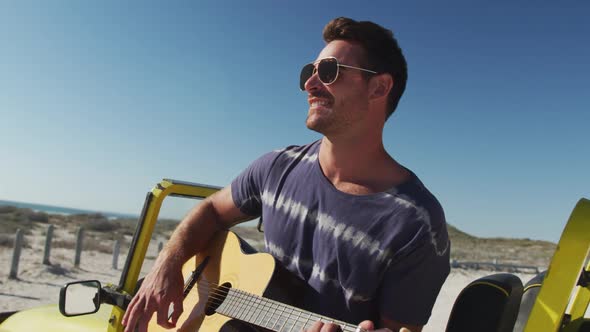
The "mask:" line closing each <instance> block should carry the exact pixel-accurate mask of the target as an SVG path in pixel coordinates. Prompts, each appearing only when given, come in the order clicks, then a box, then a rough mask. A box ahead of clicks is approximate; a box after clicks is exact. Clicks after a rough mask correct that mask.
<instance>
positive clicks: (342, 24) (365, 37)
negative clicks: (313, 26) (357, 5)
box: [323, 17, 408, 119]
mask: <svg viewBox="0 0 590 332" xmlns="http://www.w3.org/2000/svg"><path fill="white" fill-rule="evenodd" d="M323 36H324V41H325V42H326V43H329V42H331V41H333V40H347V41H352V42H356V43H358V44H359V45H361V46H362V47H363V49H364V50H365V52H366V54H367V59H366V61H367V63H366V64H364V65H366V66H367V69H371V70H374V71H376V72H378V73H389V74H391V76H392V77H393V79H394V83H393V87H392V89H391V91H390V92H389V96H388V110H387V114H386V119H387V118H389V116H391V114H393V112H394V111H395V109H396V108H397V104H398V102H399V100H400V98H401V97H402V94H403V93H404V90H405V89H406V81H407V80H408V65H407V63H406V59H405V58H404V55H403V53H402V50H401V48H400V47H399V45H398V43H397V40H396V39H395V37H394V36H393V32H391V30H387V29H385V28H383V27H382V26H380V25H378V24H375V23H373V22H370V21H360V22H357V21H355V20H353V19H350V18H347V17H338V18H335V19H333V20H332V21H330V22H329V23H328V24H327V25H326V27H324V32H323Z"/></svg>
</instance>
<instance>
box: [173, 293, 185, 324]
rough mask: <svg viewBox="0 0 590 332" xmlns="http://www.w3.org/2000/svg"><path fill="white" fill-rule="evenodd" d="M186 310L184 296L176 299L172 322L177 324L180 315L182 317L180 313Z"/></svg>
mask: <svg viewBox="0 0 590 332" xmlns="http://www.w3.org/2000/svg"><path fill="white" fill-rule="evenodd" d="M183 311H184V308H183V306H182V298H180V299H178V300H176V301H174V311H172V317H170V318H171V320H172V324H174V325H176V323H177V322H178V317H180V315H181V314H182V312H183Z"/></svg>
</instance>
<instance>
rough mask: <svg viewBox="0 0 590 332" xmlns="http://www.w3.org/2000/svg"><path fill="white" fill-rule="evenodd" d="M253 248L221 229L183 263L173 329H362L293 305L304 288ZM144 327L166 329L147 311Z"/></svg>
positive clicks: (288, 331)
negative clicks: (180, 299) (179, 311)
mask: <svg viewBox="0 0 590 332" xmlns="http://www.w3.org/2000/svg"><path fill="white" fill-rule="evenodd" d="M253 252H255V250H253V249H252V248H251V247H250V246H249V245H248V244H247V243H246V242H244V241H243V240H241V239H240V238H239V237H238V236H237V235H235V234H234V233H232V232H230V231H224V232H219V234H218V235H216V236H215V237H214V238H213V239H212V241H211V243H210V245H209V247H208V249H207V250H206V251H205V252H203V253H201V254H198V255H197V256H195V257H194V258H191V259H190V260H189V261H188V262H187V263H185V264H184V266H183V269H182V270H183V275H184V276H185V286H184V294H183V296H184V300H183V307H184V312H183V313H182V315H181V316H180V318H179V319H178V322H177V324H176V326H177V330H178V331H204V332H216V331H223V332H227V331H276V332H300V331H302V330H305V329H308V328H310V327H311V326H312V325H313V324H314V323H315V322H317V321H323V322H330V323H335V324H338V325H340V327H341V328H342V330H343V331H344V332H355V331H362V329H357V326H356V325H352V324H349V323H346V322H343V321H339V320H334V319H331V318H328V317H324V316H322V315H318V314H315V313H312V312H309V311H306V310H303V309H299V308H298V307H297V306H296V305H297V304H298V301H299V299H298V296H297V294H301V293H302V292H301V287H309V286H307V285H306V284H305V283H304V282H302V281H301V280H299V279H298V278H295V277H293V276H292V275H291V274H290V273H289V272H288V271H287V270H286V269H285V268H284V267H282V266H281V264H280V263H278V262H277V261H276V260H275V258H274V257H273V256H271V255H270V254H266V253H253ZM148 331H162V332H163V331H170V330H166V329H164V328H162V327H160V326H158V324H157V319H156V315H153V317H152V319H151V321H150V323H149V325H148Z"/></svg>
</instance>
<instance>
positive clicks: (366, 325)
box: [359, 320, 375, 331]
mask: <svg viewBox="0 0 590 332" xmlns="http://www.w3.org/2000/svg"><path fill="white" fill-rule="evenodd" d="M359 327H360V328H361V329H363V330H365V331H373V330H374V329H375V324H373V322H372V321H370V320H364V321H362V322H361V323H360V324H359Z"/></svg>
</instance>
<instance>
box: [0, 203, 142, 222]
mask: <svg viewBox="0 0 590 332" xmlns="http://www.w3.org/2000/svg"><path fill="white" fill-rule="evenodd" d="M7 205H10V206H16V207H18V208H24V209H31V210H34V211H39V212H45V213H49V214H63V215H71V214H93V213H100V214H102V215H103V216H105V217H107V218H110V219H114V218H131V219H138V218H139V215H132V214H125V213H115V212H106V211H92V210H82V209H73V208H68V207H63V206H53V205H44V204H35V203H25V202H13V201H3V200H0V206H7Z"/></svg>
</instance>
